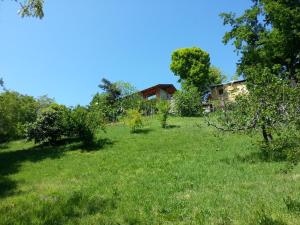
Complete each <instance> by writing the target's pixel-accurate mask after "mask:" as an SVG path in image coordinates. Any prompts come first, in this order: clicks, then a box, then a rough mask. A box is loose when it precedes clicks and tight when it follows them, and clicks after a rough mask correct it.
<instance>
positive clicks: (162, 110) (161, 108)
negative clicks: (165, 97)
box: [157, 101, 170, 128]
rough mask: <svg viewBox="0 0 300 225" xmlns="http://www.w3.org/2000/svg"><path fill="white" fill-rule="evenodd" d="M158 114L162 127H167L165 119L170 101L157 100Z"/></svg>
mask: <svg viewBox="0 0 300 225" xmlns="http://www.w3.org/2000/svg"><path fill="white" fill-rule="evenodd" d="M157 108H158V116H159V120H160V124H161V127H162V128H166V127H167V119H168V116H169V111H170V102H169V101H159V102H157Z"/></svg>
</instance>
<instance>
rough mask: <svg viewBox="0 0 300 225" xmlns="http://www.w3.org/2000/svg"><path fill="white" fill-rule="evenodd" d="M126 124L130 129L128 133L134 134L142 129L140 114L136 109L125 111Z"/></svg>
mask: <svg viewBox="0 0 300 225" xmlns="http://www.w3.org/2000/svg"><path fill="white" fill-rule="evenodd" d="M126 124H127V126H129V128H130V132H131V133H135V132H136V131H137V130H138V129H140V128H141V127H143V119H142V114H141V113H140V112H139V111H138V110H137V109H129V110H128V111H127V117H126Z"/></svg>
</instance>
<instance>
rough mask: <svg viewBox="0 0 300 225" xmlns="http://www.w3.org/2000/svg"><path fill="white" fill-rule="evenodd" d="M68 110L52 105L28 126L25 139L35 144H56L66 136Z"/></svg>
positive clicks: (61, 106)
mask: <svg viewBox="0 0 300 225" xmlns="http://www.w3.org/2000/svg"><path fill="white" fill-rule="evenodd" d="M67 113H68V109H67V108H66V107H65V106H63V105H58V104H52V105H51V106H50V107H48V108H46V109H44V110H42V111H41V112H40V113H39V114H38V117H37V119H36V121H34V122H32V123H30V124H28V127H27V139H28V140H34V142H35V143H49V144H51V145H55V144H57V142H58V141H59V140H61V139H62V138H63V137H64V135H65V134H66V131H67V129H66V125H67V124H66V122H67V120H66V118H67V117H68V114H67Z"/></svg>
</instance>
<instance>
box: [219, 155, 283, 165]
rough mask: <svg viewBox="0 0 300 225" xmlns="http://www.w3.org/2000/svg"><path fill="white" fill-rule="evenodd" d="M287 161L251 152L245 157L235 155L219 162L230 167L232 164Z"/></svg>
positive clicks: (279, 156) (278, 157)
mask: <svg viewBox="0 0 300 225" xmlns="http://www.w3.org/2000/svg"><path fill="white" fill-rule="evenodd" d="M286 161H287V159H286V158H285V157H283V156H281V155H278V156H268V155H266V154H264V153H263V152H252V153H250V154H247V155H239V154H236V155H235V156H233V157H232V158H224V159H221V162H223V163H226V164H229V165H232V164H234V163H237V162H239V163H250V164H254V163H261V162H286Z"/></svg>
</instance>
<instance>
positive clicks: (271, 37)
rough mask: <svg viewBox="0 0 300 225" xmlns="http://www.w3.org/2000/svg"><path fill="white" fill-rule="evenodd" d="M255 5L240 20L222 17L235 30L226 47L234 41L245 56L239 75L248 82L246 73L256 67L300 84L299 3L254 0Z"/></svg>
mask: <svg viewBox="0 0 300 225" xmlns="http://www.w3.org/2000/svg"><path fill="white" fill-rule="evenodd" d="M252 2H253V5H252V7H251V8H250V9H248V10H246V11H245V13H244V14H243V15H242V16H240V17H236V16H235V14H234V13H222V14H221V16H222V18H223V19H224V24H225V25H230V26H231V27H232V29H231V30H230V31H229V32H227V33H226V34H225V36H224V38H223V41H224V43H225V44H227V43H229V42H230V41H233V44H234V46H235V48H236V51H238V52H240V53H242V56H241V59H240V61H239V63H238V71H239V73H240V74H243V76H244V77H246V78H247V76H248V75H247V74H246V73H245V70H246V68H247V67H251V66H255V65H256V64H260V65H263V66H265V67H268V68H269V69H271V70H272V68H273V66H274V65H279V66H280V71H279V73H278V74H277V75H278V76H279V77H281V78H283V79H288V80H290V81H291V83H294V84H295V83H299V76H300V75H299V72H300V45H299V43H300V35H299V30H300V17H299V13H300V2H299V1H297V0H288V1H285V0H252Z"/></svg>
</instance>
